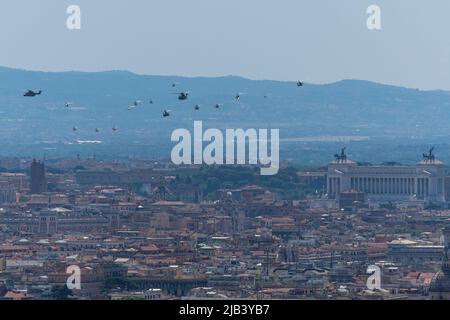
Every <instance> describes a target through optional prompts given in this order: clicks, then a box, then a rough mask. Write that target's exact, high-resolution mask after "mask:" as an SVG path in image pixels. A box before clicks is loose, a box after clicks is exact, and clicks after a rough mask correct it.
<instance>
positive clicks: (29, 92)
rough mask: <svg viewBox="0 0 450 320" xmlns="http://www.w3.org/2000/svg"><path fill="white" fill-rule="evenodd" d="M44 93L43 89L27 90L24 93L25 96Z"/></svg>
mask: <svg viewBox="0 0 450 320" xmlns="http://www.w3.org/2000/svg"><path fill="white" fill-rule="evenodd" d="M41 94H42V90H39V91H33V90H27V92H25V93H24V94H23V96H24V97H35V96H40V95H41Z"/></svg>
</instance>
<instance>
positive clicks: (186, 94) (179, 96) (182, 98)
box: [174, 91, 189, 101]
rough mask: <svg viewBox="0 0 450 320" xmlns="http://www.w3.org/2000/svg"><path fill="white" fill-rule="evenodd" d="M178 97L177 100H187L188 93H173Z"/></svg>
mask: <svg viewBox="0 0 450 320" xmlns="http://www.w3.org/2000/svg"><path fill="white" fill-rule="evenodd" d="M174 94H177V95H178V100H181V101H183V100H187V99H188V98H189V91H186V92H180V93H174Z"/></svg>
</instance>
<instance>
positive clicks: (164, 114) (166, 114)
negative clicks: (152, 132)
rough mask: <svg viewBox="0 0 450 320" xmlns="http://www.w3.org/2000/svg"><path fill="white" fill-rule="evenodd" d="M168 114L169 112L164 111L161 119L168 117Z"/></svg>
mask: <svg viewBox="0 0 450 320" xmlns="http://www.w3.org/2000/svg"><path fill="white" fill-rule="evenodd" d="M170 112H171V110H164V112H163V117H164V118H167V117H170Z"/></svg>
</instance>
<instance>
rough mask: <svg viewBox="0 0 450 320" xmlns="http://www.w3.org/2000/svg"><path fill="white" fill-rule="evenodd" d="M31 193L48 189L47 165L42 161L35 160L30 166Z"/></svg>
mask: <svg viewBox="0 0 450 320" xmlns="http://www.w3.org/2000/svg"><path fill="white" fill-rule="evenodd" d="M30 176H31V181H30V193H31V194H39V193H43V192H45V191H47V187H46V180H45V165H44V163H43V162H41V161H36V159H34V160H33V162H32V163H31V168H30Z"/></svg>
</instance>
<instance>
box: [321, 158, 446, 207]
mask: <svg viewBox="0 0 450 320" xmlns="http://www.w3.org/2000/svg"><path fill="white" fill-rule="evenodd" d="M444 184H445V168H444V165H443V163H442V162H440V161H438V160H435V159H434V158H433V159H430V160H428V159H424V160H423V161H420V162H419V163H417V164H416V165H415V166H404V165H396V164H394V165H373V166H372V165H367V166H366V165H358V164H357V163H355V162H353V161H351V160H349V159H347V157H346V155H345V153H344V152H343V154H342V155H336V160H334V161H333V162H331V163H330V164H329V165H328V174H327V194H328V195H329V197H332V198H336V199H337V198H339V195H340V194H341V193H342V192H346V191H350V190H357V191H361V192H364V193H365V194H366V198H367V200H368V201H371V202H388V201H408V200H413V199H415V200H419V201H423V202H431V201H432V202H444V201H445V192H444Z"/></svg>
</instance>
